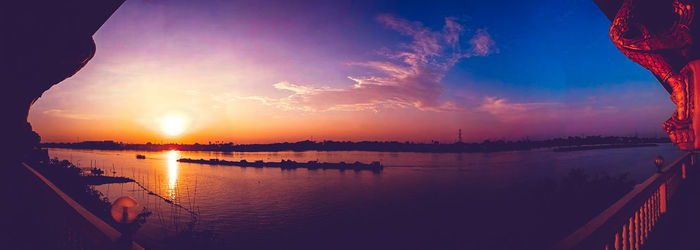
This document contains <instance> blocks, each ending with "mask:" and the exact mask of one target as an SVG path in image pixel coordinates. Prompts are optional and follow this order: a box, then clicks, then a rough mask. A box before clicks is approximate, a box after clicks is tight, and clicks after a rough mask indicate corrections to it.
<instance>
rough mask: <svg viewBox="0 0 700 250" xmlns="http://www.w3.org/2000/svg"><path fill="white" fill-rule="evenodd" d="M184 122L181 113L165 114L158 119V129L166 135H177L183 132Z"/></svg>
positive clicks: (184, 119) (185, 121)
mask: <svg viewBox="0 0 700 250" xmlns="http://www.w3.org/2000/svg"><path fill="white" fill-rule="evenodd" d="M186 123H187V120H186V118H185V117H184V116H182V115H166V116H164V117H163V118H161V119H160V129H161V131H162V132H163V133H164V134H165V135H167V136H178V135H181V134H182V133H183V132H185V127H186Z"/></svg>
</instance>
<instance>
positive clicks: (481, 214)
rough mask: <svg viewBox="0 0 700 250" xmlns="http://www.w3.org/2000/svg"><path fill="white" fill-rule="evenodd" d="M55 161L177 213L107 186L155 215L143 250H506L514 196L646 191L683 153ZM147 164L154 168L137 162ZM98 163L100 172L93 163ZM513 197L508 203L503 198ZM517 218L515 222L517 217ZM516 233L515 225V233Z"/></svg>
mask: <svg viewBox="0 0 700 250" xmlns="http://www.w3.org/2000/svg"><path fill="white" fill-rule="evenodd" d="M49 153H50V155H51V157H52V158H53V157H58V158H59V159H67V160H70V161H72V162H74V163H75V164H78V165H79V166H80V167H89V166H91V164H92V165H95V164H96V166H97V167H99V168H101V169H103V170H105V172H106V173H107V174H109V175H112V174H113V173H112V172H116V173H115V174H116V175H117V176H127V177H131V178H133V179H136V180H137V181H139V183H141V184H142V185H143V186H145V187H146V188H148V189H149V190H151V191H152V192H154V193H156V194H158V195H160V196H162V197H164V198H166V199H169V200H172V201H174V203H175V204H177V205H179V207H178V206H173V205H171V204H168V203H166V202H164V201H163V200H162V199H160V198H158V197H156V196H152V195H148V194H147V193H146V192H144V191H142V190H141V189H140V188H139V187H138V186H136V185H134V184H133V183H127V184H108V185H100V186H97V187H96V188H97V189H98V190H100V191H101V192H103V193H104V194H105V195H106V196H107V197H108V198H109V199H110V200H114V199H116V198H117V197H119V196H122V195H130V196H132V197H134V198H136V199H137V200H138V201H139V203H140V204H141V205H142V206H145V207H146V209H148V210H149V211H152V212H154V214H153V215H152V216H150V217H149V218H148V220H147V223H146V224H145V225H144V227H143V228H141V229H140V230H139V231H138V233H137V235H136V236H135V238H136V240H137V241H138V242H140V243H141V244H142V245H145V246H147V247H152V248H166V247H167V242H168V241H167V240H164V239H168V238H169V237H172V236H173V235H174V233H175V232H176V231H182V230H183V228H186V227H187V226H188V224H189V222H191V221H193V218H192V216H191V214H190V213H189V212H188V211H191V212H194V213H196V214H198V218H197V220H196V224H195V226H194V229H196V230H197V231H209V232H212V233H213V235H215V237H216V239H215V241H216V244H219V246H220V247H222V246H223V247H236V246H238V247H243V248H257V249H268V248H279V247H283V248H301V247H306V248H312V249H321V248H335V249H338V248H347V249H353V248H355V249H356V248H360V247H362V248H370V249H374V248H391V249H396V248H414V249H420V248H423V249H425V248H446V249H464V248H470V249H496V248H500V246H506V245H507V244H506V245H503V244H500V243H499V242H495V241H497V240H498V239H508V240H512V241H518V240H525V241H526V240H527V239H519V237H520V236H518V232H519V231H522V230H533V228H532V227H533V226H536V225H518V223H521V224H522V223H528V224H529V223H531V222H521V221H520V220H518V219H517V218H521V217H524V216H527V215H526V213H527V209H525V208H524V207H527V205H529V204H527V201H523V202H511V201H508V202H505V200H507V199H505V196H507V192H510V191H507V190H509V189H508V188H512V187H513V185H514V184H518V183H528V182H532V181H539V180H542V179H546V178H549V179H554V180H558V179H561V178H562V177H563V176H566V175H567V174H568V173H569V172H570V171H571V169H574V168H581V169H584V170H585V171H586V172H587V173H599V172H605V173H608V174H611V175H615V174H622V173H629V174H630V176H629V177H630V178H631V179H633V180H636V181H641V180H643V179H646V178H647V177H648V176H649V175H651V174H652V173H653V172H654V171H655V167H654V165H653V164H652V160H653V158H654V157H655V156H656V155H662V156H664V157H665V158H666V159H667V162H670V161H671V160H673V159H675V158H677V157H679V156H680V155H681V152H680V151H678V150H677V149H675V147H674V146H673V145H670V144H662V145H661V146H659V147H646V148H623V149H607V150H589V151H578V152H565V153H557V152H552V151H550V150H537V151H516V152H498V153H385V152H355V151H353V152H316V151H309V152H251V153H220V152H179V151H163V152H137V151H101V150H72V149H50V150H49ZM136 154H143V155H145V156H146V159H144V160H139V159H136V157H135V156H136ZM181 157H188V158H197V159H199V158H204V159H209V158H218V159H225V160H243V159H245V160H248V161H255V160H264V161H280V160H282V159H291V160H295V161H309V160H318V161H320V162H340V161H345V162H355V161H360V162H365V163H369V162H372V161H381V162H382V164H383V165H384V166H385V168H384V170H383V171H382V172H381V173H373V172H371V171H359V172H356V171H352V170H346V171H339V170H320V169H319V170H307V169H295V170H281V169H278V168H240V167H230V166H211V165H200V164H191V163H179V162H177V161H176V160H177V159H178V158H181ZM91 162H92V163H91ZM503 190H506V191H503ZM512 216H515V218H516V219H512V218H511V217H512ZM509 222H510V224H514V225H508V224H509Z"/></svg>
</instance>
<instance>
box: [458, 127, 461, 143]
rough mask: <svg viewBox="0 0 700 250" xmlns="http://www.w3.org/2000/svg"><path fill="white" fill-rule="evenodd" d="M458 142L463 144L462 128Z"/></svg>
mask: <svg viewBox="0 0 700 250" xmlns="http://www.w3.org/2000/svg"><path fill="white" fill-rule="evenodd" d="M458 142H459V143H462V129H461V128H460V129H459V140H458Z"/></svg>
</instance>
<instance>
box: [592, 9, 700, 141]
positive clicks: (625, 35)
mask: <svg viewBox="0 0 700 250" xmlns="http://www.w3.org/2000/svg"><path fill="white" fill-rule="evenodd" d="M595 2H596V4H598V6H599V7H600V8H601V10H603V12H604V13H605V14H606V15H607V16H608V17H609V18H610V19H611V20H612V25H611V26H610V39H611V40H612V42H613V43H614V44H615V46H616V47H617V48H618V49H619V50H620V51H622V53H624V54H625V55H626V56H627V57H629V58H630V59H631V60H632V61H634V62H636V63H638V64H640V65H641V66H643V67H644V68H646V69H648V70H649V71H651V72H652V73H653V74H654V76H656V78H657V79H658V80H659V82H661V84H662V85H663V86H664V88H665V89H666V90H667V91H668V92H669V93H670V94H671V100H672V101H673V103H675V104H676V110H675V112H674V113H673V115H672V116H671V118H669V119H668V120H666V122H664V123H663V125H662V127H663V129H664V131H665V132H666V133H667V134H668V136H669V137H670V138H671V141H673V142H674V143H675V144H677V145H678V147H679V148H681V149H683V150H692V149H697V148H700V145H696V144H700V140H696V136H695V130H696V128H695V127H694V124H693V121H695V120H698V119H694V117H695V116H697V115H698V114H695V112H694V107H695V99H694V98H695V91H694V89H695V87H694V82H695V74H696V72H698V70H695V68H696V67H697V65H700V62H696V60H697V59H698V58H700V51H698V46H694V42H695V41H700V32H699V31H698V29H700V28H695V26H696V24H695V23H696V22H694V15H695V9H696V3H695V1H691V0H595ZM696 64H697V65H696ZM697 68H698V69H700V67H697ZM698 73H700V72H698ZM698 123H700V120H698Z"/></svg>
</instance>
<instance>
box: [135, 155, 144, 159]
mask: <svg viewBox="0 0 700 250" xmlns="http://www.w3.org/2000/svg"><path fill="white" fill-rule="evenodd" d="M136 159H146V156H145V155H136Z"/></svg>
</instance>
